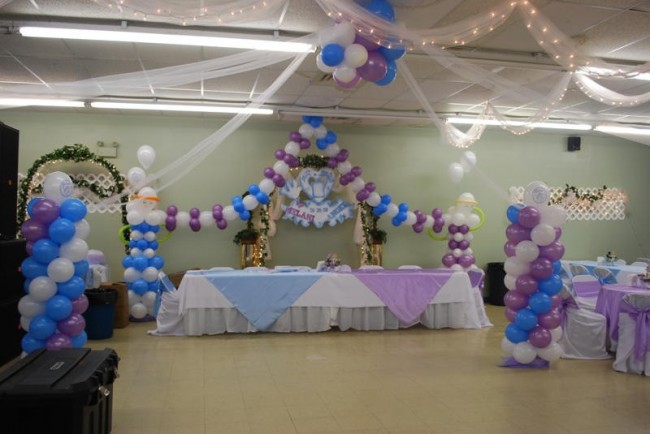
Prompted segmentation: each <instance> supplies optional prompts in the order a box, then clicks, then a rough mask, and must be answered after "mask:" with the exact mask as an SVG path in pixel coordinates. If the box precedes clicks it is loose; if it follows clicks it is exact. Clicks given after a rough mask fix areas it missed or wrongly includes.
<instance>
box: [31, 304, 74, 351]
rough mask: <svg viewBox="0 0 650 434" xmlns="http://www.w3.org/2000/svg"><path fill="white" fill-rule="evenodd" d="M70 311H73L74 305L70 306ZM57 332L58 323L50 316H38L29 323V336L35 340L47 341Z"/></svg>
mask: <svg viewBox="0 0 650 434" xmlns="http://www.w3.org/2000/svg"><path fill="white" fill-rule="evenodd" d="M54 297H56V296H54ZM54 297H52V298H54ZM70 310H72V305H70ZM55 331H56V321H54V320H53V319H52V318H50V317H49V316H48V315H36V316H35V317H34V318H32V320H31V322H30V323H29V334H30V335H31V336H32V338H34V339H42V340H45V339H47V338H49V337H50V336H52V335H53V334H54V332H55Z"/></svg>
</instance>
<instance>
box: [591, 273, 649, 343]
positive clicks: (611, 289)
mask: <svg viewBox="0 0 650 434" xmlns="http://www.w3.org/2000/svg"><path fill="white" fill-rule="evenodd" d="M633 293H644V294H647V293H648V290H647V289H641V288H635V287H633V286H628V285H621V284H614V285H603V287H602V288H601V290H600V294H598V300H597V301H596V312H598V313H600V314H603V315H604V316H605V318H606V319H607V330H608V333H609V337H610V338H611V339H612V340H613V341H616V342H618V314H619V313H620V312H621V303H622V301H623V296H624V295H625V294H633Z"/></svg>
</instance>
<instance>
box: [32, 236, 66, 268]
mask: <svg viewBox="0 0 650 434" xmlns="http://www.w3.org/2000/svg"><path fill="white" fill-rule="evenodd" d="M58 256H59V245H58V244H57V243H55V242H54V241H52V240H50V239H48V238H42V239H40V240H38V241H36V242H35V243H34V245H33V246H32V258H34V259H36V260H37V261H38V262H40V263H41V264H46V265H47V264H49V263H50V262H52V261H53V260H54V259H56V258H57V257H58Z"/></svg>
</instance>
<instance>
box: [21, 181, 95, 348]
mask: <svg viewBox="0 0 650 434" xmlns="http://www.w3.org/2000/svg"><path fill="white" fill-rule="evenodd" d="M73 191H74V185H73V183H72V180H71V179H70V177H69V176H68V175H67V174H65V173H63V172H53V173H50V174H49V175H47V176H46V177H45V180H44V182H43V192H44V194H45V197H44V198H42V197H38V198H34V199H32V200H31V201H30V202H29V203H28V204H27V213H28V215H29V217H30V218H29V219H27V220H26V221H25V222H24V223H23V225H22V226H21V231H22V234H23V237H24V238H25V239H26V240H27V253H28V254H29V257H28V258H27V259H25V260H24V261H23V263H22V266H21V267H22V273H23V275H24V276H25V292H27V295H25V296H24V297H22V298H21V299H20V301H19V303H18V311H19V312H20V314H21V318H20V324H21V326H22V328H23V329H24V330H25V331H27V334H26V335H25V336H24V337H23V340H22V349H23V351H25V352H26V353H31V352H33V351H35V350H37V349H40V348H47V349H48V350H59V349H61V348H81V347H83V346H84V344H85V343H86V341H87V339H88V337H87V335H86V332H85V331H84V329H85V327H86V322H85V320H84V318H83V316H82V315H81V314H82V313H84V312H85V311H86V309H87V308H88V298H87V297H86V296H85V295H84V289H85V287H86V284H85V277H86V274H87V273H88V269H89V265H88V261H87V260H86V256H87V254H88V244H86V241H84V240H85V238H86V237H87V236H88V234H89V233H90V225H89V224H88V221H86V220H85V219H84V217H85V216H86V213H87V209H86V205H85V204H84V203H83V202H82V201H81V200H79V199H75V198H72V197H70V196H71V195H72V193H73Z"/></svg>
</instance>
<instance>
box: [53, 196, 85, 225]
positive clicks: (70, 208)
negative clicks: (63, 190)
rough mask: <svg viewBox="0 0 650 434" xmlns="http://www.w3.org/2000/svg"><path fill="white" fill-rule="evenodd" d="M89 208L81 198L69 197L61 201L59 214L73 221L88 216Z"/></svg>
mask: <svg viewBox="0 0 650 434" xmlns="http://www.w3.org/2000/svg"><path fill="white" fill-rule="evenodd" d="M87 213H88V209H87V208H86V204H85V203H83V202H82V201H80V200H79V199H75V198H69V199H66V200H64V201H63V202H61V205H60V209H59V214H60V215H61V217H63V218H66V219H68V220H70V221H72V222H78V221H79V220H81V219H83V218H84V217H86V214H87Z"/></svg>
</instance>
